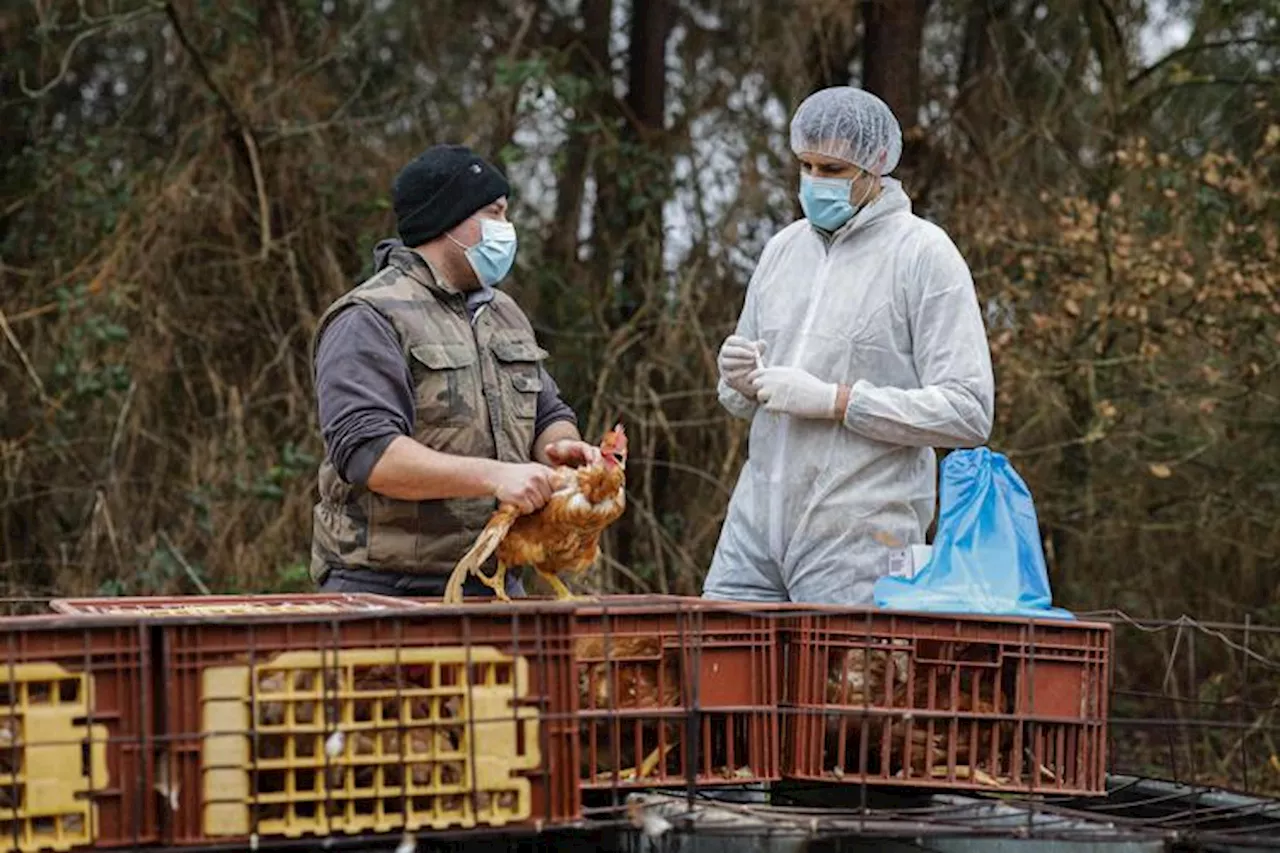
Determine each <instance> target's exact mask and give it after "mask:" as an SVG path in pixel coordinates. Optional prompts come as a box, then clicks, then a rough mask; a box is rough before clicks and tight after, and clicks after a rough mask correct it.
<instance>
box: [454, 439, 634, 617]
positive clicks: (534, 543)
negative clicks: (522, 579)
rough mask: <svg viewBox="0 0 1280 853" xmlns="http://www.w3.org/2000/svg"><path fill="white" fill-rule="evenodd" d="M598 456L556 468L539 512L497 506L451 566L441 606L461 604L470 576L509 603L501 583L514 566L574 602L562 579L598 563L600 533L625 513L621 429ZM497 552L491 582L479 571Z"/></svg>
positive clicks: (624, 456)
mask: <svg viewBox="0 0 1280 853" xmlns="http://www.w3.org/2000/svg"><path fill="white" fill-rule="evenodd" d="M600 453H601V457H602V458H601V461H599V462H595V463H592V464H590V465H584V466H582V467H580V468H570V467H568V466H563V465H562V466H560V467H559V468H557V469H556V478H557V483H558V486H557V488H556V490H555V492H553V493H552V495H551V498H550V500H548V501H547V503H546V504H545V505H544V506H543V507H542V508H541V509H539V510H538V511H537V512H534V513H531V514H529V515H521V514H520V511H519V509H517V508H516V507H515V506H514V505H512V504H505V503H504V504H502V505H500V506H499V507H498V509H497V511H496V512H495V513H494V514H493V516H492V517H490V519H489V523H488V524H486V525H485V526H484V530H482V531H480V535H479V536H478V537H476V541H475V544H474V545H472V546H471V548H470V550H468V551H467V553H466V554H464V555H463V557H462V559H461V560H459V561H458V564H457V565H456V566H454V569H453V573H452V574H451V575H450V576H449V584H448V586H447V587H446V588H445V593H444V603H445V604H460V603H461V602H462V585H463V583H464V582H465V581H466V578H467V575H469V574H474V575H475V576H476V577H477V578H479V579H480V581H481V582H482V583H484V584H485V585H486V586H488V587H489V588H490V589H492V590H493V591H494V594H495V595H496V596H497V597H498V598H499V599H501V600H503V601H509V600H510V599H509V598H508V596H507V592H506V583H505V578H506V571H507V569H508V568H510V567H514V566H532V567H533V569H534V571H536V572H537V573H538V574H539V575H540V576H541V577H542V578H543V580H545V581H546V582H547V583H548V584H550V585H551V587H552V589H553V590H554V591H555V593H556V597H557V598H561V599H566V598H575V597H576V596H574V594H573V593H572V592H571V591H570V590H569V588H568V587H567V586H566V585H565V583H564V581H563V580H561V578H560V575H565V574H567V575H570V576H574V575H578V574H581V573H582V572H585V571H586V570H587V569H589V568H591V567H592V566H593V565H594V564H595V562H596V560H597V559H599V557H600V533H601V532H602V531H603V530H604V529H605V528H606V527H608V526H609V525H610V524H612V523H613V522H614V521H617V520H618V518H619V517H621V515H622V513H623V510H625V509H626V503H627V499H626V467H627V437H626V433H625V432H623V429H622V425H621V424H618V425H617V426H615V427H614V428H613V429H612V430H611V431H609V432H607V433H605V436H604V439H603V440H602V441H601V442H600ZM495 552H496V553H497V556H498V568H497V570H496V571H495V572H494V574H493V575H492V576H489V575H486V574H485V573H484V572H483V571H482V570H481V567H482V566H483V565H484V564H485V561H486V560H488V559H489V557H490V556H492V555H493V554H494V553H495Z"/></svg>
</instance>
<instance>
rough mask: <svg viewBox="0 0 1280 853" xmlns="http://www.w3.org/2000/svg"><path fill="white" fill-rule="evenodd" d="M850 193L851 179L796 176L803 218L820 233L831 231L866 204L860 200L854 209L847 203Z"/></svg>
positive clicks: (806, 175) (851, 188) (851, 189)
mask: <svg viewBox="0 0 1280 853" xmlns="http://www.w3.org/2000/svg"><path fill="white" fill-rule="evenodd" d="M870 192H874V185H872V189H871V190H870V191H869V192H868V195H870ZM852 194H853V179H852V178H815V177H813V176H812V175H809V174H802V175H801V176H800V207H801V209H803V210H804V215H805V218H806V219H808V220H809V221H810V222H812V223H813V224H814V225H816V226H818V227H819V228H821V229H823V230H824V231H835V230H836V229H838V228H839V227H840V226H842V225H844V224H845V223H846V222H848V221H849V220H850V219H852V218H853V217H854V215H855V214H856V213H857V212H858V211H859V210H861V209H862V208H863V207H864V206H865V205H866V200H865V199H864V200H863V201H862V202H861V203H859V204H858V206H857V207H854V206H853V205H852V204H851V203H850V202H849V197H850V196H851V195H852Z"/></svg>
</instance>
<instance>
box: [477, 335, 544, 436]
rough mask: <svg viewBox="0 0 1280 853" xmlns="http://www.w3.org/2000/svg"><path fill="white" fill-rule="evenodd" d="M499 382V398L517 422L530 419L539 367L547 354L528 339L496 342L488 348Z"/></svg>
mask: <svg viewBox="0 0 1280 853" xmlns="http://www.w3.org/2000/svg"><path fill="white" fill-rule="evenodd" d="M490 349H491V350H492V351H493V357H494V359H495V360H496V361H497V365H498V371H499V373H501V375H502V379H503V383H502V385H503V389H502V391H503V396H504V397H506V398H507V400H508V401H509V403H510V407H511V412H512V414H514V415H515V416H516V417H518V418H527V419H533V418H534V417H536V416H537V413H538V392H540V391H541V390H542V373H541V371H540V369H539V368H540V366H541V364H542V360H543V359H544V358H546V357H547V351H546V350H544V349H543V348H542V347H540V346H538V345H537V344H535V343H534V342H533V341H531V340H528V339H515V340H496V341H494V342H493V343H492V344H490Z"/></svg>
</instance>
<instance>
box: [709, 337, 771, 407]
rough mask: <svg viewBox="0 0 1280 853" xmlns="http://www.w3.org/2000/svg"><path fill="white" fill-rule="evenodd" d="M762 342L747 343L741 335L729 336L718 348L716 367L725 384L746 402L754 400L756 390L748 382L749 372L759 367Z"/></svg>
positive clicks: (762, 352) (762, 348)
mask: <svg viewBox="0 0 1280 853" xmlns="http://www.w3.org/2000/svg"><path fill="white" fill-rule="evenodd" d="M762 355H764V341H754V342H753V341H749V340H747V339H746V338H744V337H742V336H741V335H730V336H729V337H727V338H725V339H724V343H723V344H721V346H720V355H719V356H718V357H717V358H716V366H717V367H719V369H720V378H721V379H723V380H724V382H725V384H726V385H728V386H729V387H730V388H732V389H733V390H735V391H737V392H738V393H739V394H741V395H742V396H744V397H746V398H747V399H748V400H754V399H756V389H755V388H754V387H752V385H751V383H750V382H749V381H748V377H749V376H750V374H751V371H753V370H755V369H756V368H758V367H759V366H760V357H761V356H762Z"/></svg>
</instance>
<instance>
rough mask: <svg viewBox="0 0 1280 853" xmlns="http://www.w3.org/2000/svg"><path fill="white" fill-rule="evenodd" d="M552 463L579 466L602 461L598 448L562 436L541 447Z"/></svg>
mask: <svg viewBox="0 0 1280 853" xmlns="http://www.w3.org/2000/svg"><path fill="white" fill-rule="evenodd" d="M543 451H544V452H545V453H546V454H547V459H548V460H550V462H551V464H552V465H569V466H572V467H574V468H580V467H582V466H583V465H593V464H595V463H596V462H600V461H603V457H602V456H601V455H600V448H598V447H596V446H595V445H594V444H587V443H586V442H585V441H580V440H578V439H573V438H562V439H560V440H559V441H553V442H551V443H550V444H548V445H547V446H546V447H544V448H543Z"/></svg>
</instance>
